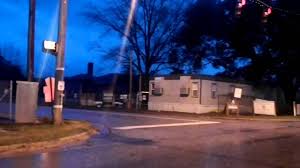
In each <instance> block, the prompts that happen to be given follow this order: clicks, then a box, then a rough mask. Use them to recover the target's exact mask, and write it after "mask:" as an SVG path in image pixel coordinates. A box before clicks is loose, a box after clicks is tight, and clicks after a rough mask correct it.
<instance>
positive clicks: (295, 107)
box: [293, 101, 297, 117]
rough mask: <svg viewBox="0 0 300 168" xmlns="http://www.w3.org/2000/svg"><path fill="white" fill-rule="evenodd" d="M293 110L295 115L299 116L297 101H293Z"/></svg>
mask: <svg viewBox="0 0 300 168" xmlns="http://www.w3.org/2000/svg"><path fill="white" fill-rule="evenodd" d="M293 111H294V116H295V117H296V116H297V104H296V102H295V101H293Z"/></svg>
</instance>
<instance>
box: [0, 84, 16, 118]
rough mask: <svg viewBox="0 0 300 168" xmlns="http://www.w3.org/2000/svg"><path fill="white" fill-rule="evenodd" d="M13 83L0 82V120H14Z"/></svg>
mask: <svg viewBox="0 0 300 168" xmlns="http://www.w3.org/2000/svg"><path fill="white" fill-rule="evenodd" d="M13 88H14V83H13V81H0V118H2V119H10V120H13V119H14V111H15V106H14V95H15V92H14V89H13Z"/></svg>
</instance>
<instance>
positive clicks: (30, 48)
mask: <svg viewBox="0 0 300 168" xmlns="http://www.w3.org/2000/svg"><path fill="white" fill-rule="evenodd" d="M35 6H36V0H29V19H28V45H27V80H28V81H30V82H31V81H33V78H34V77H33V76H34V39H35Z"/></svg>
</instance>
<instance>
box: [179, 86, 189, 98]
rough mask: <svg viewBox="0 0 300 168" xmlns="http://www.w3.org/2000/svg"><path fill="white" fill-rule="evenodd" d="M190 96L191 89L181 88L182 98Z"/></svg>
mask: <svg viewBox="0 0 300 168" xmlns="http://www.w3.org/2000/svg"><path fill="white" fill-rule="evenodd" d="M189 94H190V88H186V87H182V88H180V97H188V96H189Z"/></svg>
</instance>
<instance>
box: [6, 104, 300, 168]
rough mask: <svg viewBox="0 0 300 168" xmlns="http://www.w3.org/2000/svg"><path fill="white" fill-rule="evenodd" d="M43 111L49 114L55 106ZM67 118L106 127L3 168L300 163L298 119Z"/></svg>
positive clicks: (11, 159)
mask: <svg viewBox="0 0 300 168" xmlns="http://www.w3.org/2000/svg"><path fill="white" fill-rule="evenodd" d="M39 113H40V114H41V115H50V110H49V109H47V108H41V109H40V110H39ZM64 116H65V118H67V119H79V120H86V121H89V122H91V123H92V124H93V125H94V126H95V127H97V128H99V129H102V130H103V131H102V133H101V134H98V135H96V136H94V137H92V138H91V139H90V140H88V141H87V142H85V143H82V144H77V145H73V146H66V147H62V148H58V149H52V150H50V151H38V152H34V153H25V154H18V155H13V156H7V157H5V158H1V159H0V167H1V168H2V167H3V168H27V167H28V168H31V167H33V168H40V167H41V168H60V167H66V168H77V167H80V168H81V167H82V168H85V167H88V168H98V167H122V168H127V167H128V168H134V167H149V168H150V167H151V168H153V167H163V168H166V167H180V168H181V167H189V168H192V167H197V168H198V167H201V168H206V167H207V168H214V167H216V168H219V167H222V168H224V167H228V168H233V167H238V168H247V167H249V168H253V167H255V168H267V167H271V168H274V167H275V168H276V167H278V168H279V167H295V168H296V167H300V158H299V156H300V134H299V133H300V129H299V128H300V123H299V122H268V121H244V120H243V121H237V120H236V121H233V120H220V119H218V120H212V119H210V120H208V119H205V118H201V117H196V116H194V117H193V116H192V115H188V116H186V115H182V116H180V115H172V113H170V115H166V114H159V113H158V115H153V114H151V115H147V114H134V113H130V114H129V113H112V112H95V111H87V110H71V109H66V110H65V111H64Z"/></svg>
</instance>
